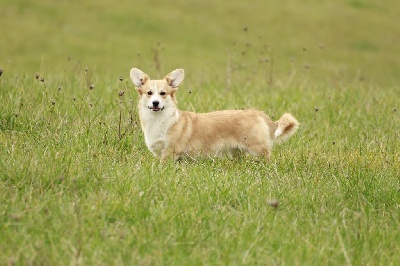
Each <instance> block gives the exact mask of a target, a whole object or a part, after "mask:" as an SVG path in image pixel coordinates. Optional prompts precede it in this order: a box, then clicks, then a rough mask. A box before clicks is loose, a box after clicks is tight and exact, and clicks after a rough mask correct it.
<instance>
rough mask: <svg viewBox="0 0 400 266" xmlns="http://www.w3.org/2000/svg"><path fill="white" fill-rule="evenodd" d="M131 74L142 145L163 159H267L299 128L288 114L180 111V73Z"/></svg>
mask: <svg viewBox="0 0 400 266" xmlns="http://www.w3.org/2000/svg"><path fill="white" fill-rule="evenodd" d="M130 76H131V79H132V82H133V83H134V84H135V86H136V90H137V92H138V93H139V95H140V100H139V116H140V121H141V125H142V130H143V132H144V134H145V140H146V145H147V147H148V148H149V149H150V151H151V152H152V153H153V154H154V155H155V156H157V157H159V158H160V159H162V160H165V159H167V158H168V157H173V158H174V159H177V158H178V157H180V156H181V155H188V156H191V157H193V156H198V155H209V156H220V155H223V154H224V153H225V152H231V151H233V150H235V149H240V150H242V151H245V152H248V153H251V154H254V155H263V156H265V158H267V159H268V158H269V156H270V153H271V150H272V147H273V145H274V143H275V142H280V141H284V140H286V139H287V138H289V137H290V136H291V135H293V134H294V133H295V131H296V130H297V129H298V126H299V123H298V122H297V120H296V119H295V118H294V117H293V116H292V115H290V114H288V113H286V114H284V115H283V116H282V117H281V119H279V120H278V121H276V122H274V121H272V120H271V119H270V118H269V117H268V116H267V115H266V114H265V113H264V112H262V111H259V110H256V109H248V110H225V111H216V112H210V113H193V112H186V111H180V110H178V109H177V107H176V98H175V92H176V91H177V89H178V86H179V85H180V84H181V82H182V81H183V78H184V72H183V70H182V69H177V70H175V71H173V72H171V73H170V74H168V75H167V76H166V77H165V78H164V79H162V80H151V79H150V78H149V76H148V75H147V74H145V73H144V72H142V71H141V70H139V69H137V68H133V69H132V70H131V74H130ZM154 102H157V106H154Z"/></svg>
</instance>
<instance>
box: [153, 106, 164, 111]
mask: <svg viewBox="0 0 400 266" xmlns="http://www.w3.org/2000/svg"><path fill="white" fill-rule="evenodd" d="M149 109H150V110H152V111H153V112H159V111H161V110H164V107H162V108H160V107H154V106H152V107H149Z"/></svg>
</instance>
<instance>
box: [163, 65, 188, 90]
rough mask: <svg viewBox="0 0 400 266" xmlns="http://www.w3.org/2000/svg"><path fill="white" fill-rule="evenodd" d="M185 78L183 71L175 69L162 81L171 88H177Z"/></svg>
mask: <svg viewBox="0 0 400 266" xmlns="http://www.w3.org/2000/svg"><path fill="white" fill-rule="evenodd" d="M184 78H185V71H183V69H182V68H179V69H175V70H174V71H172V72H171V73H169V74H168V75H167V76H166V77H165V78H164V79H165V80H166V81H167V82H168V84H169V85H170V86H171V87H172V88H178V87H179V85H181V83H182V81H183V79H184Z"/></svg>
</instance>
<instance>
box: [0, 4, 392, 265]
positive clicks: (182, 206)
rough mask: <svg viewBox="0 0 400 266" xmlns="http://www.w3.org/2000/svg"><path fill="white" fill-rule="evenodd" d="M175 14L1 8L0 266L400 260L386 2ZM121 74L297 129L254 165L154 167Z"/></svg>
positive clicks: (205, 162)
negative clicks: (174, 75) (172, 75)
mask: <svg viewBox="0 0 400 266" xmlns="http://www.w3.org/2000/svg"><path fill="white" fill-rule="evenodd" d="M174 3H175V4H174V5H172V4H171V3H169V2H157V3H149V4H140V5H139V4H137V3H136V4H132V3H131V2H130V1H121V2H120V3H119V4H111V2H109V1H96V2H85V3H80V4H79V5H78V4H70V3H67V2H65V3H58V4H57V5H59V6H56V5H55V4H53V3H52V1H40V3H39V2H38V3H36V2H35V3H33V2H32V3H31V2H29V1H3V2H2V4H1V5H2V8H0V13H1V14H0V22H2V23H1V25H3V29H2V31H1V32H0V35H1V36H2V38H0V68H2V69H3V70H4V72H3V74H2V75H1V76H0V103H1V105H0V250H1V252H0V264H5V265H7V264H9V265H13V264H16V265H26V264H33V265H40V264H43V265H54V264H57V265H68V264H72V265H76V264H82V265H159V264H167V265H203V264H206V265H210V264H211V265H215V264H217V265H221V264H223V265H225V264H229V265H231V264H234V265H235V264H240V265H241V264H248V265H254V264H262V265H276V264H278V265H395V264H396V263H397V262H398V261H400V255H399V254H400V245H399V243H400V231H399V228H400V217H399V213H400V212H399V207H400V178H399V173H400V148H399V147H400V117H399V112H400V111H399V100H398V99H400V88H399V86H398V85H397V84H398V82H399V78H398V76H397V73H398V70H399V67H400V62H399V59H397V58H396V56H394V55H396V54H398V52H399V48H398V46H397V45H393V43H398V41H399V40H398V38H399V37H398V36H397V35H396V34H393V33H394V32H396V30H398V27H399V26H398V23H394V22H395V21H396V19H397V13H396V12H395V10H396V8H397V9H398V7H399V4H398V3H397V2H395V1H385V2H382V3H381V2H380V3H375V2H373V1H338V2H337V3H336V2H335V3H322V2H320V1H309V3H307V4H303V2H300V1H297V2H296V1H295V2H293V3H290V4H289V3H278V2H270V3H265V2H264V1H255V2H254V4H252V5H249V3H245V2H243V3H242V2H241V1H230V2H229V4H228V2H227V3H220V4H214V5H213V6H212V8H210V5H211V2H208V1H202V2H198V1H193V2H190V3H189V2H186V1H177V2H174ZM212 3H214V2H212ZM141 5H143V6H141ZM144 10H145V11H144ZM194 10H195V11H196V12H194ZM359 21H362V22H363V24H360V23H359ZM377 23H378V24H377ZM4 25H7V27H5V26H4ZM378 25H379V26H378ZM245 27H246V29H247V30H246V31H245V30H244V28H245ZM382 27H385V29H386V30H385V31H383V30H382ZM396 38H397V39H396ZM28 40H29V41H28ZM157 42H160V43H159V44H157ZM266 44H268V45H266ZM154 49H155V50H154ZM155 51H157V52H158V55H159V57H158V58H156V59H155V60H154V59H153V57H154V54H155ZM68 57H70V58H69V59H68ZM266 59H268V60H266ZM271 59H272V60H271ZM133 66H135V67H140V68H141V69H142V70H144V71H145V72H147V73H149V74H150V75H151V76H152V77H155V76H157V75H158V74H159V76H162V75H165V74H167V73H168V72H169V71H171V70H173V69H174V68H176V67H183V68H184V69H185V70H186V74H187V76H186V79H185V81H184V85H183V86H182V87H181V88H180V91H179V94H178V101H179V104H178V105H179V107H180V108H181V109H183V110H192V111H198V112H205V111H212V110H220V109H228V108H237V109H239V108H247V107H255V108H259V109H261V110H264V111H265V112H266V113H267V114H269V115H270V116H271V117H273V118H274V119H278V118H279V117H280V116H281V115H282V114H283V113H284V112H287V111H289V112H291V113H292V114H293V115H295V117H296V118H298V120H299V121H300V123H301V127H300V130H299V131H298V133H296V135H294V136H293V137H292V138H291V139H290V140H289V141H288V142H285V143H283V144H281V145H279V146H276V147H275V149H274V151H273V153H272V156H271V160H270V161H269V162H268V163H266V162H265V161H263V160H262V159H261V158H254V157H246V156H239V157H238V158H223V159H219V158H200V159H197V160H194V161H186V160H184V161H181V162H177V163H175V162H172V161H168V162H166V163H164V164H160V162H159V161H158V160H157V159H156V158H154V157H153V156H152V155H151V153H150V152H149V151H148V150H147V148H146V146H145V143H144V138H143V134H142V132H141V129H140V125H139V120H138V114H137V110H136V102H137V95H136V92H135V91H134V88H133V86H132V85H131V83H130V81H129V78H128V73H129V70H130V68H131V67H133ZM36 73H38V74H39V78H38V79H36V78H35V74H36ZM41 77H43V78H44V80H43V81H40V78H41ZM120 78H121V79H122V80H120ZM91 85H93V86H94V87H92V89H91ZM120 92H124V93H123V95H122V96H120V95H119V94H120ZM121 94H122V93H121ZM275 203H277V204H278V206H277V207H276V205H275Z"/></svg>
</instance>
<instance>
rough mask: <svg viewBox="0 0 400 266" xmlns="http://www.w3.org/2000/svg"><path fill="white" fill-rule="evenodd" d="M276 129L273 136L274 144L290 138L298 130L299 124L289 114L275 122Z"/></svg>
mask: <svg viewBox="0 0 400 266" xmlns="http://www.w3.org/2000/svg"><path fill="white" fill-rule="evenodd" d="M275 123H276V124H277V128H276V130H275V133H274V136H275V140H274V141H276V142H282V141H285V140H287V139H288V138H290V137H291V136H292V135H293V134H294V133H295V132H296V130H297V129H298V128H299V125H300V124H299V122H298V121H297V119H296V118H294V117H293V116H292V115H291V114H289V113H286V114H283V115H282V117H281V118H280V119H279V120H278V121H276V122H275Z"/></svg>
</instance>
